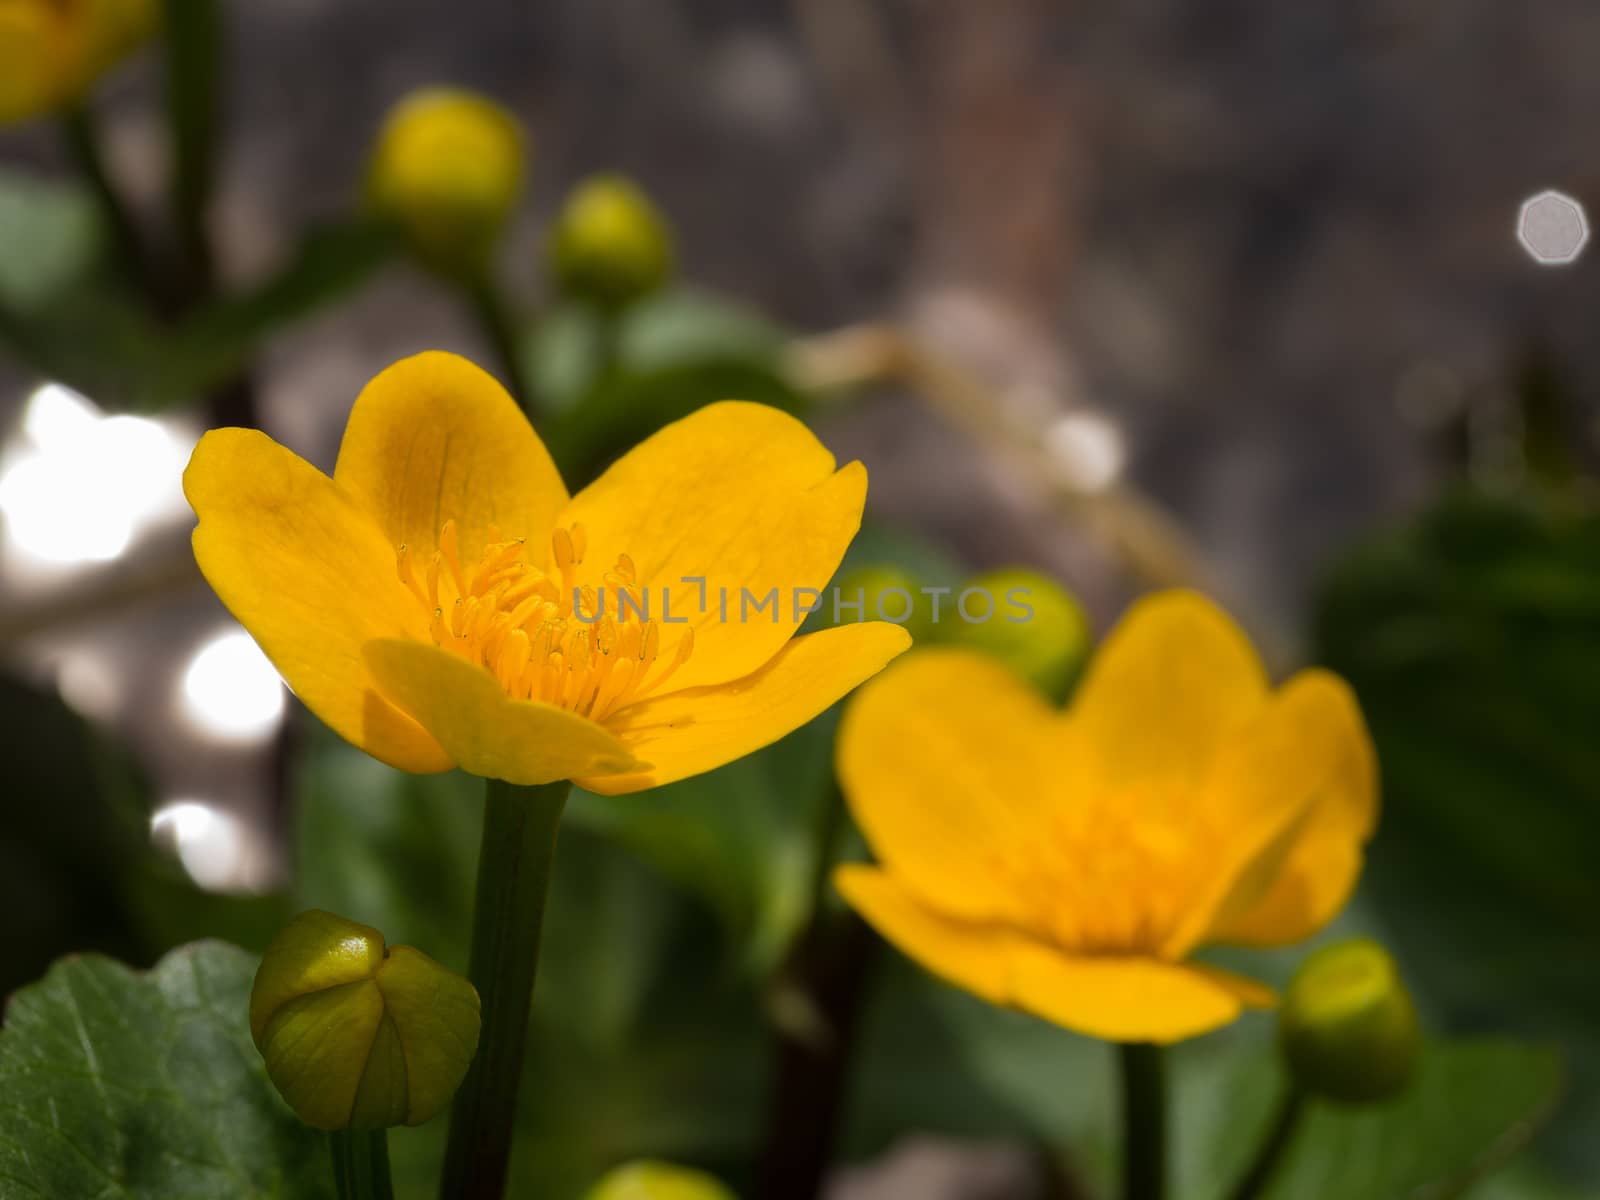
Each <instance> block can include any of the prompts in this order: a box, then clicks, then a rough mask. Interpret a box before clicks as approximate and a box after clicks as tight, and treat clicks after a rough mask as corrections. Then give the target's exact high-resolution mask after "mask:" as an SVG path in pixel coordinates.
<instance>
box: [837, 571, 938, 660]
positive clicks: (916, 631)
mask: <svg viewBox="0 0 1600 1200" xmlns="http://www.w3.org/2000/svg"><path fill="white" fill-rule="evenodd" d="M941 599H942V600H943V601H944V604H943V606H942V608H941V611H940V613H939V619H940V621H941V622H943V621H945V620H948V619H949V617H948V616H947V611H946V610H948V609H949V607H950V605H949V601H950V597H949V596H948V595H945V596H942V597H941ZM821 603H822V609H821V611H822V613H823V614H824V615H825V616H826V617H827V618H828V622H829V623H830V624H837V625H854V624H858V623H859V622H862V621H890V622H893V623H894V624H896V625H899V626H901V627H902V628H903V629H904V630H905V631H906V632H907V633H909V634H910V635H911V640H912V641H913V642H925V641H927V640H928V639H929V638H931V637H932V636H933V632H934V623H933V597H931V596H929V595H928V594H927V593H926V592H924V591H923V590H922V583H921V582H920V581H919V580H917V579H916V578H914V577H913V576H912V575H910V574H909V573H907V572H905V571H902V570H901V569H900V568H899V567H892V566H887V565H879V566H870V567H857V568H856V569H855V570H853V571H849V572H847V573H846V574H844V575H843V576H842V577H840V579H839V580H838V582H837V583H835V584H834V590H832V591H828V592H825V593H823V596H822V601H821ZM858 605H859V606H860V607H857V606H858ZM836 606H837V607H836ZM836 612H837V614H838V619H837V620H835V619H834V614H835V613H836Z"/></svg>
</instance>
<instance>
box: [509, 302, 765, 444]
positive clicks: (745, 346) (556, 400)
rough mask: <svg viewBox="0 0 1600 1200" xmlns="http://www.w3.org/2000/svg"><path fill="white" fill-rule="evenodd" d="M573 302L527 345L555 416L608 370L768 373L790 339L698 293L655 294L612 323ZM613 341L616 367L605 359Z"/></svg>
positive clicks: (744, 311)
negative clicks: (707, 366)
mask: <svg viewBox="0 0 1600 1200" xmlns="http://www.w3.org/2000/svg"><path fill="white" fill-rule="evenodd" d="M613 320H614V319H613V318H612V317H609V316H607V315H606V314H605V313H603V312H601V311H600V310H598V309H596V308H594V307H592V306H590V305H587V304H582V303H578V302H574V301H566V302H562V303H559V304H556V305H553V306H552V307H551V308H549V309H548V310H547V311H546V312H545V313H544V314H543V315H542V316H541V317H540V319H539V323H538V324H537V325H536V326H535V327H534V329H533V330H532V331H531V333H530V335H529V337H528V338H527V340H526V344H525V346H524V354H525V356H526V359H527V362H528V367H529V370H530V373H531V375H532V377H533V379H534V382H535V383H536V384H537V389H536V390H537V392H538V395H539V397H540V398H541V400H542V402H543V403H544V405H545V406H546V407H547V408H548V409H549V411H551V412H552V413H560V412H562V411H564V410H566V409H569V408H571V407H573V406H574V405H575V404H577V403H578V402H579V400H581V399H582V397H583V396H584V395H585V394H586V393H587V392H588V391H589V390H590V389H591V388H592V387H593V386H594V384H595V381H596V378H597V377H598V376H599V375H600V374H602V373H603V372H604V371H605V370H606V369H607V368H608V367H614V368H619V369H621V370H624V371H628V372H632V373H646V372H654V371H660V370H664V369H666V368H670V367H681V366H684V365H686V364H691V363H696V362H706V361H712V360H718V359H736V360H738V361H741V362H748V363H754V364H757V365H760V366H763V367H765V368H767V369H769V370H774V369H776V368H777V366H778V361H779V356H780V355H781V354H782V352H783V348H784V346H785V344H786V343H787V340H788V339H787V337H786V335H785V334H784V332H783V331H782V330H781V329H779V328H778V327H777V326H775V325H773V324H772V323H771V322H769V321H768V320H767V319H766V318H765V317H763V316H761V315H760V314H759V313H757V312H755V311H753V310H752V309H749V308H746V307H744V306H742V305H739V304H736V303H734V302H732V301H728V300H724V299H722V298H720V297H717V296H713V295H711V294H709V293H706V292H701V291H697V290H695V289H693V288H674V289H671V290H669V291H664V292H658V293H656V294H654V295H652V296H650V297H648V298H646V299H645V300H643V301H641V302H640V303H638V304H635V305H633V306H632V307H631V308H629V309H628V310H627V311H626V312H625V313H624V314H623V315H622V317H621V318H620V319H617V320H616V322H615V324H613ZM608 339H614V340H615V355H616V361H615V362H612V363H607V362H606V361H605V347H606V342H607V340H608Z"/></svg>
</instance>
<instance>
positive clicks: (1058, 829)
mask: <svg viewBox="0 0 1600 1200" xmlns="http://www.w3.org/2000/svg"><path fill="white" fill-rule="evenodd" d="M839 769H840V778H841V780H842V782H843V785H844V789H845V794H846V795H847V796H848V798H849V801H850V806H851V809H852V811H853V812H854V814H855V817H856V820H857V822H858V823H859V824H860V826H861V829H862V832H863V833H864V834H865V835H866V838H867V841H868V842H869V843H870V844H871V846H872V848H873V850H874V851H875V852H876V854H877V857H878V859H879V861H880V863H881V866H879V867H866V866H851V867H844V868H841V869H840V871H839V873H838V876H837V882H838V886H839V888H840V890H841V891H842V892H843V893H844V895H845V897H846V898H847V899H848V900H849V901H850V903H851V904H852V905H853V906H854V907H855V908H856V909H857V911H859V912H860V913H861V914H862V915H863V916H864V917H865V918H866V919H867V920H868V921H869V922H871V923H872V924H873V925H874V926H876V927H877V929H878V930H879V931H880V932H881V933H883V935H884V936H885V937H887V938H888V939H889V940H890V941H892V942H894V943H895V944H896V945H897V946H899V947H900V948H901V949H902V950H904V951H905V952H906V953H907V954H909V955H910V956H911V957H913V958H915V959H917V960H918V961H919V962H921V963H922V964H923V965H924V966H926V967H927V968H928V969H930V970H932V971H934V972H935V973H937V974H939V975H941V976H943V977H944V978H946V979H948V980H949V981H951V982H953V983H955V984H958V985H959V986H961V987H964V988H966V989H968V990H969V991H972V992H975V993H977V994H978V995H979V996H982V997H983V998H985V999H987V1000H989V1001H991V1002H993V1003H996V1004H1004V1005H1009V1006H1013V1007H1016V1008H1020V1009H1025V1010H1027V1011H1029V1012H1032V1013H1035V1014H1036V1015H1038V1016H1041V1017H1044V1018H1046V1019H1047V1020H1051V1021H1054V1022H1056V1023H1058V1024H1060V1025H1064V1026H1066V1027H1067V1028H1069V1029H1073V1030H1077V1031H1078V1032H1081V1033H1086V1034H1090V1035H1092V1036H1095V1037H1102V1038H1108V1039H1113V1040H1116V1041H1124V1042H1172V1041H1177V1040H1179V1039H1182V1038H1186V1037H1191V1036H1193V1035H1195V1034H1199V1033H1204V1032H1205V1031H1207V1030H1209V1029H1213V1028H1215V1027H1217V1026H1220V1025H1223V1024H1226V1023H1227V1022H1229V1021H1231V1020H1233V1019H1234V1018H1235V1017H1236V1016H1238V1015H1239V1012H1240V1009H1241V1007H1243V1006H1251V1007H1257V1006H1266V1005H1269V1004H1271V1003H1272V1001H1273V997H1272V994H1271V992H1270V991H1269V990H1268V989H1266V988H1265V987H1262V986H1261V985H1259V984H1257V983H1255V982H1253V981H1251V980H1247V979H1243V978H1240V977H1238V976H1235V975H1232V974H1228V973H1226V972H1223V971H1220V970H1217V969H1214V968H1212V967H1208V966H1205V965H1202V964H1199V963H1195V962H1191V961H1189V960H1190V955H1191V954H1192V953H1193V952H1194V951H1195V950H1196V949H1198V948H1199V947H1201V946H1203V945H1206V944H1208V943H1217V942H1227V943H1243V944H1251V945H1261V946H1272V945H1279V944H1283V943H1288V942H1294V941H1298V940H1300V939H1302V938H1304V937H1306V936H1308V935H1309V934H1311V933H1312V932H1314V931H1315V930H1317V929H1318V928H1320V927H1321V926H1322V925H1323V924H1324V923H1325V922H1327V921H1328V920H1329V919H1330V918H1331V917H1332V916H1333V915H1334V914H1335V913H1337V912H1338V911H1339V909H1340V908H1341V907H1343V905H1344V903H1345V900H1346V898H1347V897H1348V895H1349V893H1350V890H1351V889H1352V887H1353V886H1354V884H1355V881H1356V877H1357V876H1358V875H1359V874H1360V870H1361V858H1362V844H1363V843H1364V842H1365V841H1366V839H1367V838H1368V837H1369V836H1370V834H1371V831H1372V828H1373V825H1374V823H1375V821H1376V818H1377V783H1376V768H1375V764H1374V759H1373V753H1372V748H1371V744H1370V742H1369V740H1368V737H1367V733H1366V729H1365V726H1364V724H1363V722H1362V719H1361V714H1360V710H1359V709H1358V708H1357V706H1356V702H1355V699H1354V697H1353V696H1352V695H1351V693H1350V691H1349V689H1348V688H1347V687H1346V686H1345V684H1344V683H1343V682H1342V681H1340V680H1339V679H1338V678H1336V677H1335V676H1333V675H1330V674H1328V673H1327V672H1325V671H1318V670H1311V671H1305V672H1302V673H1301V674H1299V675H1296V676H1295V677H1294V678H1293V679H1291V680H1289V681H1288V682H1287V683H1286V684H1284V685H1283V686H1282V687H1281V688H1280V689H1278V690H1277V691H1276V692H1274V691H1272V690H1270V688H1269V685H1268V682H1267V679H1266V676H1265V674H1264V672H1263V670H1262V667H1261V663H1260V661H1259V660H1258V659H1257V658H1256V655H1255V652H1254V651H1253V650H1252V649H1251V647H1250V643H1249V642H1248V641H1247V640H1246V638H1245V637H1244V635H1243V634H1242V633H1241V632H1240V631H1239V630H1238V628H1237V627H1236V626H1234V624H1233V623H1232V622H1231V621H1229V620H1228V618H1227V617H1226V616H1225V615H1224V614H1223V613H1221V612H1220V611H1218V610H1217V609H1216V608H1215V607H1214V606H1212V605H1211V604H1210V603H1209V602H1208V601H1206V600H1204V599H1202V598H1201V597H1199V596H1197V595H1194V594H1193V593H1189V592H1169V593H1163V594H1160V595H1157V596H1154V597H1151V598H1149V599H1146V600H1144V601H1143V602H1141V603H1140V604H1138V605H1137V606H1135V608H1134V609H1133V610H1132V611H1131V612H1130V613H1129V614H1128V616H1127V617H1126V618H1125V619H1124V620H1123V622H1122V624H1121V625H1120V626H1119V627H1118V628H1117V630H1115V631H1114V632H1113V633H1112V634H1111V636H1110V638H1109V639H1108V640H1107V642H1106V644H1105V646H1104V647H1103V648H1102V649H1101V650H1100V652H1099V654H1098V655H1097V656H1096V657H1095V658H1094V660H1093V661H1092V662H1091V664H1090V666H1089V670H1088V674H1087V676H1086V678H1085V680H1084V682H1083V685H1082V687H1081V688H1080V690H1079V692H1078V693H1077V697H1076V700H1075V702H1074V703H1073V705H1072V706H1071V708H1070V710H1068V711H1066V712H1061V711H1059V710H1057V709H1054V708H1052V707H1051V706H1049V705H1048V704H1047V703H1046V702H1045V701H1044V700H1043V699H1042V698H1041V697H1040V696H1039V695H1038V693H1037V692H1035V691H1034V690H1033V689H1032V688H1030V687H1029V686H1028V685H1027V684H1025V683H1023V682H1022V681H1020V680H1019V679H1018V678H1017V677H1016V676H1015V675H1013V674H1012V673H1011V672H1009V671H1007V670H1006V669H1005V668H1004V667H1002V666H1000V665H999V664H997V663H995V662H993V661H991V660H990V659H988V658H986V657H983V656H980V655H978V654H975V653H973V652H971V651H965V650H930V651H919V652H917V653H915V654H912V655H910V656H908V657H907V658H906V659H905V660H904V661H903V662H901V663H899V664H897V665H896V666H895V667H894V668H893V669H891V670H889V671H887V672H885V673H884V674H883V675H882V676H881V677H880V678H879V679H876V680H874V681H873V682H872V683H871V684H870V685H869V686H867V687H865V688H863V689H862V691H861V694H860V695H859V696H858V697H857V698H856V699H855V700H854V701H853V702H852V704H851V706H850V708H849V710H848V711H847V713H846V716H845V720H844V723H843V726H842V728H841V730H840V742H839Z"/></svg>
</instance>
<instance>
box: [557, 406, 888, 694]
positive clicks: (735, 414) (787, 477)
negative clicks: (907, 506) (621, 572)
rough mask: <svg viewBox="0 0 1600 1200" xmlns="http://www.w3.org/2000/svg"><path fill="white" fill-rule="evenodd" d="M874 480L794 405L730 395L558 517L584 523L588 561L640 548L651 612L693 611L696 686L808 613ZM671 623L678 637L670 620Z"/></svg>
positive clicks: (611, 473) (727, 675)
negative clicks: (843, 462)
mask: <svg viewBox="0 0 1600 1200" xmlns="http://www.w3.org/2000/svg"><path fill="white" fill-rule="evenodd" d="M866 490H867V475H866V469H865V468H864V467H862V466H861V465H860V464H859V463H851V464H849V465H848V466H846V467H844V468H843V469H842V470H839V471H837V472H835V470H834V458H833V455H832V454H830V453H829V452H828V451H827V449H825V448H824V447H823V445H822V443H821V442H819V441H817V439H816V436H815V435H814V434H812V432H811V431H810V430H809V429H807V428H806V427H805V426H804V425H802V424H801V423H800V422H799V421H797V420H795V419H794V418H793V417H791V416H789V415H788V414H787V413H784V412H781V411H779V410H778V409H775V408H768V407H766V406H765V405H760V404H746V403H741V402H736V401H729V402H726V403H721V404H712V405H709V406H708V407H706V408H702V409H701V410H700V411H698V412H696V413H693V414H691V415H690V416H687V417H685V418H684V419H683V420H681V421H677V422H675V423H673V424H671V425H669V426H667V427H666V428H665V429H663V430H661V431H660V432H659V433H657V434H655V435H654V436H653V437H650V438H648V439H647V440H646V441H644V442H641V443H640V444H639V445H638V446H637V447H635V448H634V449H633V450H631V451H630V452H629V453H627V454H625V455H624V456H623V457H622V458H620V459H618V460H617V462H616V463H614V464H613V465H612V466H611V468H610V469H609V470H607V471H606V472H605V474H603V475H602V476H600V478H599V479H597V480H595V482H594V483H592V484H590V485H589V486H588V487H586V488H584V489H583V491H582V492H580V493H579V494H578V495H577V496H575V497H573V500H572V502H571V504H569V505H568V506H567V508H566V510H565V511H564V512H563V513H562V515H561V517H560V518H559V522H560V524H562V525H570V524H574V523H578V524H582V525H583V526H584V528H585V530H586V531H587V533H588V542H589V546H588V552H587V555H586V561H588V562H590V563H592V564H601V565H605V566H609V565H610V564H611V563H612V562H614V561H615V560H616V558H617V556H618V555H620V554H627V555H630V556H631V557H632V559H633V562H634V566H635V568H636V569H637V572H638V581H639V583H640V584H641V585H642V586H643V588H644V589H645V592H646V594H647V596H648V597H649V601H650V604H651V606H652V613H651V615H652V616H655V617H660V616H662V615H663V612H662V608H661V606H662V605H663V604H665V605H667V606H669V607H670V612H671V616H672V618H673V620H674V621H676V620H678V619H680V618H685V617H686V618H688V622H689V625H690V626H692V627H693V629H694V639H695V641H694V654H693V655H692V656H691V657H690V659H689V660H688V662H686V663H685V664H684V665H683V667H682V668H681V669H680V671H679V673H678V675H677V676H676V677H675V680H674V682H675V683H677V684H678V685H679V686H681V687H685V688H689V687H698V686H701V685H704V684H712V683H725V682H728V681H730V680H734V679H740V678H743V677H744V676H746V675H749V674H750V673H751V672H752V671H755V670H756V669H758V668H759V667H761V666H762V664H764V663H766V662H767V661H768V660H769V659H771V658H772V656H773V655H774V654H776V653H777V651H778V647H780V646H782V645H783V644H784V642H786V641H787V640H788V639H789V637H790V636H791V635H792V634H793V633H794V631H795V630H796V629H798V628H799V626H800V624H801V622H802V621H803V620H804V619H805V611H804V610H805V609H806V607H807V606H808V605H809V604H810V603H812V602H813V597H812V596H811V595H810V594H809V592H808V589H812V590H817V591H820V589H822V588H823V587H825V586H826V585H827V582H828V580H829V579H830V578H832V576H833V573H834V571H835V570H836V569H837V568H838V566H839V561H840V559H841V558H843V557H844V552H845V548H846V547H847V546H848V545H849V544H850V539H851V538H853V537H854V536H855V534H856V530H857V529H858V528H859V527H860V524H861V508H862V504H863V503H864V502H865V498H866ZM685 577H688V578H691V579H699V580H703V581H704V582H703V583H700V582H690V583H686V582H684V579H685ZM664 597H665V599H664ZM747 597H748V598H747ZM724 598H725V602H724ZM797 601H798V603H797ZM663 633H664V634H666V635H668V638H675V636H681V635H675V634H674V631H673V629H672V627H671V626H670V625H669V626H666V627H664V628H663ZM674 644H675V643H674V641H672V640H666V641H664V643H663V648H662V653H663V654H669V653H670V652H671V650H672V648H673V647H674Z"/></svg>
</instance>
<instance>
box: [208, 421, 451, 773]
mask: <svg viewBox="0 0 1600 1200" xmlns="http://www.w3.org/2000/svg"><path fill="white" fill-rule="evenodd" d="M183 489H184V494H185V495H186V496H188V498H189V503H190V505H191V506H192V507H193V508H194V511H195V515H196V516H198V517H199V518H200V525H199V527H198V528H197V529H196V530H195V531H194V556H195V560H196V561H197V562H198V563H199V564H200V570H201V572H202V573H203V574H204V575H205V577H206V580H207V581H208V582H209V583H210V584H211V586H212V588H213V589H214V590H215V591H216V593H217V595H218V596H219V597H221V599H222V602H223V604H225V605H227V607H228V610H229V611H230V612H231V613H233V615H234V616H235V617H237V618H238V619H239V623H240V624H241V625H243V626H244V627H245V628H246V629H248V630H249V631H250V634H251V636H252V637H254V638H255V639H256V641H257V642H258V643H260V645H261V648H262V650H264V651H265V652H266V654H267V657H268V658H270V659H271V660H272V663H273V665H274V666H275V667H277V668H278V671H279V673H280V674H281V675H282V676H283V677H284V679H285V680H286V681H287V682H288V684H289V686H290V687H291V688H293V689H294V692H295V695H297V696H299V697H300V699H301V700H302V701H303V702H304V703H305V705H306V707H307V708H309V709H311V711H312V712H314V713H316V714H317V716H319V717H321V718H322V719H323V720H324V721H325V722H327V724H328V725H330V726H331V727H332V728H333V729H334V730H335V731H337V732H338V733H339V734H340V735H342V736H343V737H345V738H346V739H348V740H349V741H351V742H354V743H355V744H356V745H357V746H360V747H361V748H362V749H363V750H365V751H366V752H367V753H368V754H370V755H372V756H373V757H374V758H378V759H381V760H383V761H384V762H386V763H389V764H390V765H391V766H395V767H399V768H400V769H402V770H405V771H415V772H418V773H425V772H429V771H444V770H448V769H449V768H450V766H451V765H452V763H451V761H450V758H449V756H448V755H446V754H445V752H444V750H443V749H441V748H440V746H439V744H438V742H436V741H435V740H434V739H433V738H432V737H430V736H429V735H428V734H427V733H426V732H425V731H424V730H423V729H422V728H421V727H420V726H418V725H417V724H416V722H414V721H413V720H411V718H409V717H407V716H406V715H405V714H404V713H402V712H400V711H398V710H397V709H395V708H394V707H393V706H392V705H391V704H389V703H388V702H387V701H386V700H384V699H383V697H382V696H380V695H379V694H378V691H377V690H376V688H375V686H374V684H373V680H372V677H371V675H370V674H369V673H368V671H367V667H366V664H365V662H364V661H363V660H362V657H361V647H362V646H363V645H365V644H366V643H367V642H369V641H371V640H372V639H374V638H386V637H407V636H413V637H426V636H427V630H426V628H425V626H424V625H423V623H422V614H421V610H420V609H419V608H418V606H417V604H416V602H415V601H414V600H413V599H412V598H411V597H410V595H409V594H408V593H407V592H406V590H405V587H404V585H402V584H401V583H400V580H399V578H398V577H397V576H396V574H395V566H394V548H393V547H392V546H390V545H389V544H388V542H387V540H386V539H385V538H384V536H383V535H382V534H381V533H380V532H379V531H378V529H377V527H376V526H375V525H373V523H372V521H371V519H370V518H368V517H367V516H366V515H365V514H364V513H362V512H360V511H359V510H357V508H356V507H355V505H354V504H352V503H351V501H350V499H349V497H348V496H346V495H345V493H344V492H343V490H342V489H340V488H339V487H338V486H337V485H336V484H335V483H334V482H333V481H332V480H331V479H329V478H328V477H327V476H326V475H324V474H322V473H321V472H320V471H318V470H317V469H316V468H315V467H313V466H311V465H310V464H309V463H306V462H304V461H303V460H302V459H300V458H298V457H296V456H295V455H294V454H292V453H290V452H289V451H288V450H285V449H284V448H283V447H282V446H280V445H278V444H277V443H276V442H274V441H273V440H272V439H271V438H269V437H267V436H266V435H265V434H263V433H258V432H256V431H255V430H247V429H216V430H213V431H211V432H210V433H208V434H206V435H205V436H204V437H203V438H201V439H200V444H199V445H197V446H196V447H195V450H194V454H193V456H192V457H191V458H190V460H189V467H188V469H187V470H186V471H185V472H184V474H183Z"/></svg>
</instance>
